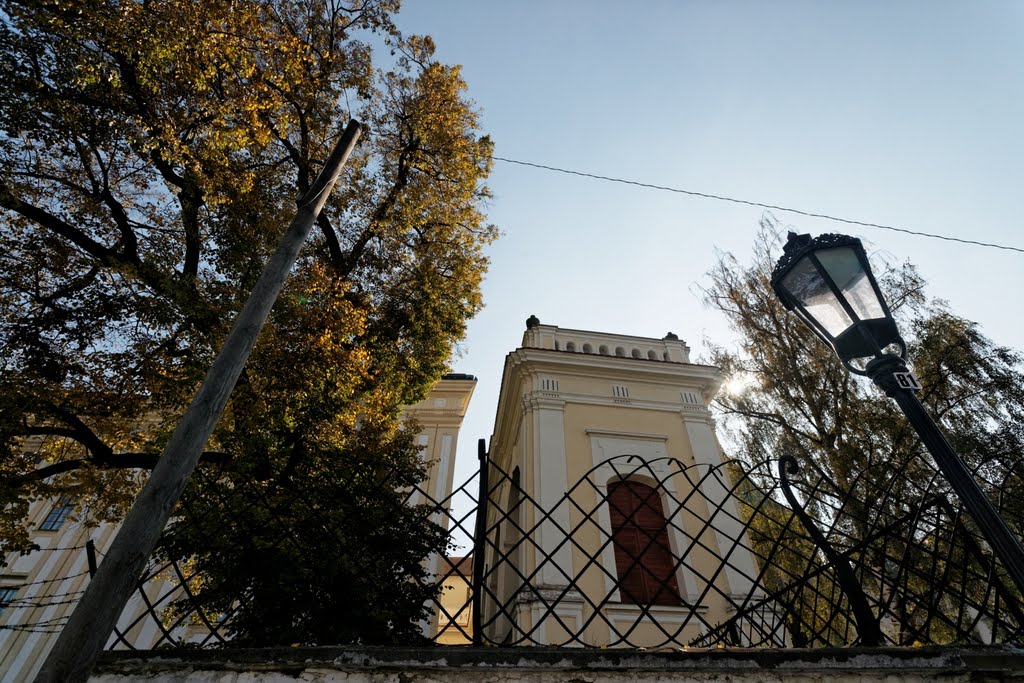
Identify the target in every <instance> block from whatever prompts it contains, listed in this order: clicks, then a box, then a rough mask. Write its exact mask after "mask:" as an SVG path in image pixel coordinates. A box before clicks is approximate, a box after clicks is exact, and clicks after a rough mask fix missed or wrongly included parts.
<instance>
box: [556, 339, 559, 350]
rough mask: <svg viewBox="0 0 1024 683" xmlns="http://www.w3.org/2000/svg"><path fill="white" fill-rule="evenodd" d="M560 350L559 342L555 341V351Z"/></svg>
mask: <svg viewBox="0 0 1024 683" xmlns="http://www.w3.org/2000/svg"><path fill="white" fill-rule="evenodd" d="M558 350H559V349H558V340H557V339H556V340H555V351H558Z"/></svg>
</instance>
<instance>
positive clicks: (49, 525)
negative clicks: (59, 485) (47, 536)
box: [39, 496, 75, 531]
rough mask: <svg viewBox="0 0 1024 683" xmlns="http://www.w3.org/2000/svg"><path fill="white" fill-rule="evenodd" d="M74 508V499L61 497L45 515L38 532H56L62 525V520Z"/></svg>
mask: <svg viewBox="0 0 1024 683" xmlns="http://www.w3.org/2000/svg"><path fill="white" fill-rule="evenodd" d="M74 508H75V502H74V499H72V498H71V496H61V497H60V498H59V499H58V500H57V502H56V503H55V504H54V506H53V507H52V508H50V512H48V513H47V515H46V519H44V520H43V523H42V524H40V525H39V530H40V531H57V530H58V529H60V528H61V527H62V526H63V525H64V520H65V519H67V517H68V515H70V514H71V511H72V510H73V509H74Z"/></svg>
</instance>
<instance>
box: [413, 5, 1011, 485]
mask: <svg viewBox="0 0 1024 683" xmlns="http://www.w3.org/2000/svg"><path fill="white" fill-rule="evenodd" d="M399 25H400V27H401V28H402V30H403V31H405V32H408V33H427V34H430V35H432V36H433V37H434V38H435V40H436V42H437V46H438V52H437V55H438V57H439V59H441V60H442V61H444V62H446V63H452V64H461V65H462V66H463V74H464V77H465V79H466V81H467V82H468V84H469V94H470V97H472V99H474V100H475V101H476V103H477V105H478V106H479V108H480V110H481V111H482V123H483V128H484V130H485V131H486V132H488V133H489V134H490V135H491V136H492V137H493V139H494V141H495V144H496V150H495V153H496V154H497V155H498V156H503V157H510V158H513V159H520V160H523V161H530V162H535V163H541V164H548V165H552V166H560V167H564V168H570V169H576V170H580V171H586V172H590V173H596V174H602V175H609V176H619V177H623V178H629V179H633V180H637V181H641V182H648V183H654V184H659V185H668V186H674V187H680V188H686V189H691V190H697V191H703V192H710V193H715V194H722V195H729V196H734V197H739V198H744V199H751V200H755V201H760V202H765V203H769V204H781V205H785V206H792V207H796V208H801V209H805V210H809V211H818V212H822V213H828V214H832V215H838V216H843V217H848V218H853V219H859V220H864V221H870V222H875V223H882V224H887V225H896V226H900V227H904V228H907V229H911V230H920V231H925V232H934V233H940V234H945V235H952V236H960V237H967V238H970V239H977V240H982V241H989V242H1001V243H1006V244H1010V245H1014V246H1018V247H1024V234H1022V231H1021V230H1020V227H1019V226H1020V223H1021V216H1022V215H1024V189H1022V187H1021V180H1022V178H1024V173H1022V170H1024V134H1022V125H1024V2H1017V1H1015V0H1006V1H1005V2H985V1H981V2H978V1H972V2H935V1H927V2H926V1H923V0H921V1H917V2H898V3H893V2H881V1H875V2H873V1H866V2H852V1H850V2H843V3H840V2H812V1H810V0H807V1H779V2H754V1H752V0H751V1H747V2H712V1H710V0H708V1H704V2H683V1H681V0H675V1H669V0H662V1H660V2H659V1H649V2H642V3H624V2H603V1H597V0H594V1H590V2H585V1H583V0H548V1H539V0H516V1H514V2H512V1H509V2H498V1H491V2H486V1H482V0H476V1H470V0H418V1H417V0H406V4H405V7H404V8H403V10H402V13H401V14H400V15H399ZM490 185H491V187H492V189H493V191H494V195H495V197H494V201H493V203H492V205H491V206H490V216H491V219H492V221H493V222H494V223H495V224H496V225H498V226H499V227H500V228H501V230H502V232H503V236H502V238H501V239H500V240H499V242H498V243H496V244H495V245H494V246H493V247H492V248H491V250H490V257H491V269H490V272H489V274H488V276H487V280H486V282H485V284H484V292H483V294H484V301H485V303H486V309H485V310H484V311H483V312H482V313H481V314H480V315H478V316H477V318H476V319H475V320H473V321H472V323H471V324H470V327H469V334H468V337H467V338H466V340H465V342H464V344H463V349H462V352H463V353H462V357H461V358H459V359H457V360H456V362H455V364H454V365H455V367H454V369H455V370H456V371H459V372H468V373H472V374H474V375H476V376H477V377H478V378H479V383H478V386H477V390H476V395H475V397H474V399H473V403H472V406H471V410H470V414H469V415H468V416H467V418H466V421H465V424H464V428H463V437H462V439H461V443H460V447H459V454H460V457H459V460H460V464H459V468H458V472H459V474H457V477H459V478H461V477H463V476H464V473H466V472H469V471H470V470H471V469H472V467H473V466H474V463H475V450H476V449H475V441H476V439H477V438H479V437H489V436H490V431H491V427H492V424H493V419H494V411H495V403H496V400H497V391H498V385H499V382H500V379H501V369H502V363H503V360H504V356H505V354H506V353H508V352H509V351H511V350H512V349H514V348H515V347H516V346H518V344H519V342H520V341H521V337H522V331H523V329H524V321H525V319H526V318H527V317H528V316H529V315H530V314H536V315H537V316H538V317H539V318H540V319H541V321H542V322H544V323H551V324H556V325H559V326H563V327H573V328H583V329H592V330H601V331H607V332H621V333H626V334H636V335H644V336H654V337H661V336H663V335H664V334H665V333H666V332H667V331H669V330H671V331H673V332H676V333H677V334H679V336H680V337H681V338H683V339H685V340H686V341H687V342H688V343H689V344H690V346H691V347H692V349H693V351H694V353H695V355H697V356H698V357H699V356H700V354H701V353H702V352H703V346H704V345H703V339H704V338H710V339H713V340H715V341H717V342H727V341H728V340H729V339H730V335H729V332H728V330H727V328H726V324H725V321H724V320H723V319H721V318H720V317H719V316H717V315H716V314H714V313H712V312H711V311H708V310H706V309H705V308H704V307H703V306H702V304H701V302H700V300H699V298H698V296H697V295H696V294H695V293H694V291H695V287H694V285H695V284H696V283H700V282H702V281H703V279H704V273H705V272H706V271H707V270H708V269H709V268H710V267H711V265H712V263H713V262H714V259H715V249H716V248H717V249H723V250H727V251H731V252H733V253H735V254H736V255H737V256H738V257H739V258H740V260H741V261H745V260H746V259H747V257H748V255H749V253H750V247H751V243H752V241H753V236H754V233H755V231H756V230H757V226H758V221H759V219H760V217H761V213H762V210H761V209H757V208H753V207H741V206H735V205H730V204H723V203H719V202H715V201H710V200H705V199H696V198H690V197H685V196H682V195H677V194H671V193H666V192H658V191H654V190H646V189H642V188H636V187H628V186H623V185H616V184H609V183H604V182H601V181H596V180H589V179H584V178H577V177H571V176H566V175H560V174H553V173H550V172H547V171H541V170H536V169H529V168H523V167H519V166H512V165H509V164H505V163H500V162H499V163H496V165H495V170H494V173H493V175H492V177H491V181H490ZM777 216H778V218H779V219H780V221H781V222H782V223H783V224H786V225H791V226H793V227H794V228H795V229H797V230H799V231H800V232H810V233H812V234H818V233H821V232H847V233H850V234H855V235H858V236H860V237H862V238H864V239H865V240H866V241H869V242H870V245H869V248H870V249H873V250H875V251H881V252H886V253H887V254H888V255H890V257H892V258H895V259H897V260H903V259H909V260H911V261H912V262H914V263H916V264H917V265H918V266H919V268H920V270H921V272H922V274H923V275H924V276H925V277H926V278H927V279H928V281H929V283H930V293H931V294H932V295H934V296H938V297H941V298H944V299H946V300H948V301H949V302H950V304H951V306H952V308H953V309H954V311H955V312H957V313H958V314H960V315H963V316H965V317H967V318H969V319H972V320H975V321H977V322H979V323H980V324H981V325H982V328H983V330H984V332H985V333H986V334H988V335H989V336H991V337H993V338H994V339H995V340H997V341H998V342H1000V343H1002V344H1005V345H1008V346H1012V347H1015V348H1018V349H1021V348H1024V324H1022V322H1021V319H1020V318H1021V316H1020V308H1021V306H1020V302H1021V300H1022V299H1024V282H1022V278H1021V274H1022V272H1024V254H1022V253H1014V252H1006V251H997V250H993V249H985V248H980V247H968V246H964V245H958V244H955V243H949V242H942V241H938V240H932V239H924V238H920V237H910V236H906V235H901V234H898V233H893V232H887V231H882V230H878V229H869V228H860V229H858V228H851V227H849V226H844V225H842V224H837V223H832V222H829V221H823V220H812V219H808V218H802V217H799V216H793V215H787V214H783V213H778V214H777Z"/></svg>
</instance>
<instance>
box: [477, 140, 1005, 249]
mask: <svg viewBox="0 0 1024 683" xmlns="http://www.w3.org/2000/svg"><path fill="white" fill-rule="evenodd" d="M491 158H492V159H494V160H495V161H503V162H505V163H506V164H517V165H519V166H529V167H531V168H540V169H543V170H545V171H554V172H556V173H565V174H567V175H575V176H581V177H583V178H593V179H594V180H604V181H607V182H610V183H621V184H623V185H635V186H637V187H646V188H648V189H651V190H662V191H664V192H675V193H677V194H685V195H689V196H691V197H701V198H703V199H714V200H716V201H720V202H731V203H733V204H743V205H745V206H756V207H758V208H762V209H772V210H774V211H785V212H787V213H795V214H797V215H800V216H807V217H808V218H823V219H825V220H829V221H835V222H837V223H846V224H847V225H859V226H862V227H866V228H878V229H879V230H892V231H893V232H902V233H905V234H907V235H914V236H916V237H930V238H932V239H937V240H945V241H947V242H959V243H960V244H971V245H974V246H977V247H989V248H992V249H1003V250H1005V251H1016V252H1019V253H1021V254H1024V248H1021V247H1013V246H1009V245H1006V244H997V243H995V242H979V241H977V240H969V239H963V238H961V237H950V236H949V235H938V234H935V233H931V232H920V231H917V230H907V229H906V228H897V227H896V226H894V225H882V224H880V223H871V222H868V221H858V220H854V219H852V218H841V217H839V216H832V215H829V214H826V213H816V212H814V211H804V210H803V209H794V208H791V207H788V206H779V205H776V204H765V203H763V202H755V201H752V200H749V199H737V198H735V197H726V196H724V195H717V194H710V193H708V192H697V191H695V190H684V189H682V188H678V187H669V186H667V185H654V184H651V183H642V182H640V181H637V180H627V179H625V178H615V177H612V176H604V175H598V174H596V173H586V172H584V171H573V170H571V169H567V168H558V167H557V166H546V165H544V164H535V163H533V162H530V161H519V160H518V159H509V158H507V157H499V156H491Z"/></svg>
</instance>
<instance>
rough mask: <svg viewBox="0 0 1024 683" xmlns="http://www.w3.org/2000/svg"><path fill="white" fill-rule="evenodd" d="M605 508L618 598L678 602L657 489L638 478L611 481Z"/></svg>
mask: <svg viewBox="0 0 1024 683" xmlns="http://www.w3.org/2000/svg"><path fill="white" fill-rule="evenodd" d="M608 508H609V511H610V513H611V525H612V543H613V545H614V547H615V571H616V573H617V575H618V578H619V596H620V599H621V600H622V602H625V603H632V604H636V605H681V604H682V600H680V598H679V584H678V582H677V581H676V575H675V565H676V563H675V558H673V556H672V550H671V546H670V545H669V540H668V522H667V521H666V519H665V513H664V512H663V510H662V506H661V499H660V497H659V496H658V493H657V491H655V490H654V489H653V488H652V487H650V486H648V485H646V484H643V483H641V482H638V481H631V480H624V481H616V482H612V483H611V484H609V485H608Z"/></svg>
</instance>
